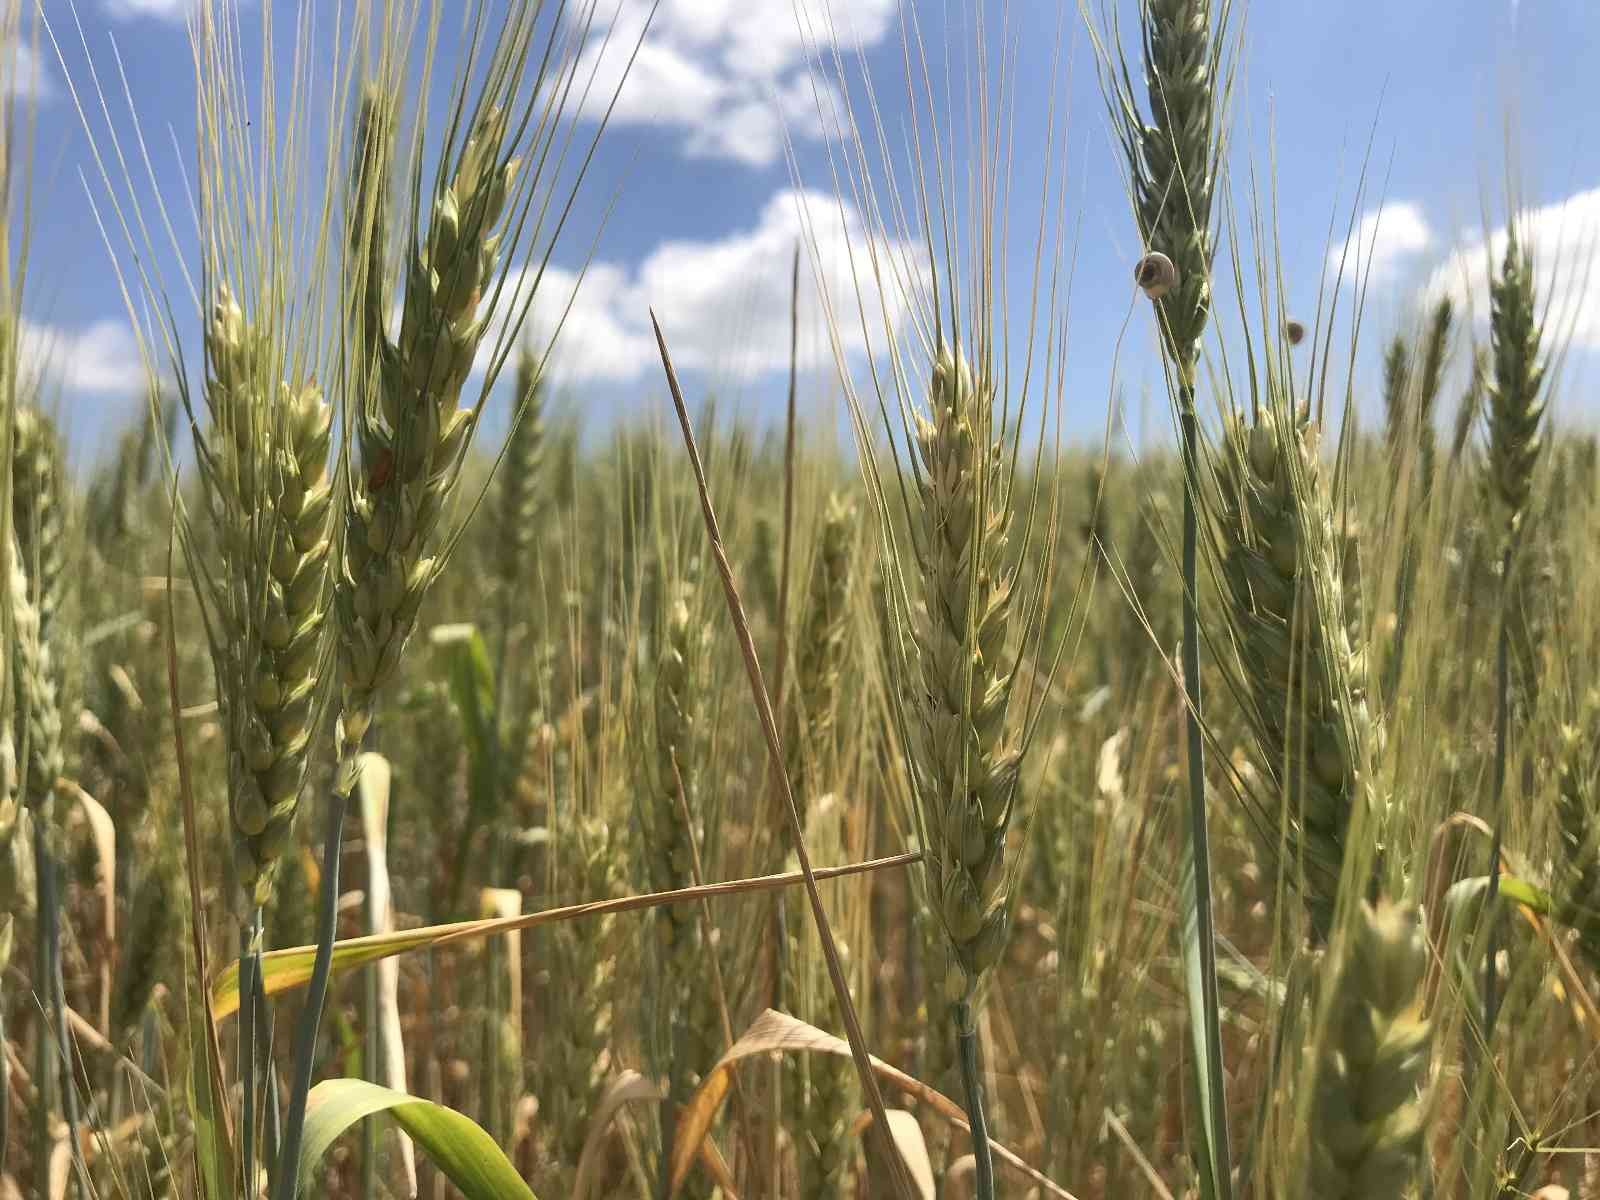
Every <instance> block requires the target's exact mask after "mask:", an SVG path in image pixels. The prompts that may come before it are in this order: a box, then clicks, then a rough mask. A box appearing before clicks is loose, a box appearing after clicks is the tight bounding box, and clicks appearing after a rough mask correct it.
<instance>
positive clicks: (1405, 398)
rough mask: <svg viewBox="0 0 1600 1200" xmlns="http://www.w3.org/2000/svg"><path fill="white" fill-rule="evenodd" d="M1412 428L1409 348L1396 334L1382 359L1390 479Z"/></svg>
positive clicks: (1402, 457)
mask: <svg viewBox="0 0 1600 1200" xmlns="http://www.w3.org/2000/svg"><path fill="white" fill-rule="evenodd" d="M1411 427H1412V413H1411V347H1410V346H1408V345H1407V344H1406V339H1405V337H1404V336H1403V335H1402V334H1398V333H1397V334H1395V335H1394V337H1393V338H1392V339H1391V340H1390V342H1389V348H1388V349H1387V350H1386V351H1384V355H1383V437H1384V443H1385V446H1386V448H1387V450H1388V454H1389V472H1390V476H1391V479H1394V478H1397V477H1398V476H1399V473H1400V470H1401V468H1402V467H1403V466H1404V465H1405V463H1406V461H1407V448H1408V446H1409V443H1410V440H1411V432H1412V428H1411Z"/></svg>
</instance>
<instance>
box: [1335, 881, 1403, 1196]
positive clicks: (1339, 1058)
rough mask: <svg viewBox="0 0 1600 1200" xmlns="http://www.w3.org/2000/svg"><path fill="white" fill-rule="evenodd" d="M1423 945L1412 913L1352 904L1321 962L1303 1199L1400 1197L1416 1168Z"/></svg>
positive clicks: (1388, 906)
mask: <svg viewBox="0 0 1600 1200" xmlns="http://www.w3.org/2000/svg"><path fill="white" fill-rule="evenodd" d="M1427 965H1428V948H1427V941H1426V939H1425V937H1424V933H1423V928H1422V921H1421V918H1420V915H1419V914H1418V912H1417V910H1416V909H1415V908H1411V907H1402V906H1398V905H1393V904H1389V903H1380V904H1379V905H1378V906H1377V907H1376V908H1374V907H1373V906H1371V905H1369V904H1368V903H1367V902H1366V901H1362V902H1361V905H1360V908H1359V910H1358V911H1357V912H1356V913H1355V914H1354V919H1353V921H1352V922H1351V927H1350V928H1349V929H1348V930H1347V931H1346V935H1345V938H1344V940H1343V942H1342V944H1341V945H1340V946H1339V947H1337V950H1336V952H1335V953H1333V954H1331V955H1330V956H1329V957H1328V958H1327V959H1326V960H1325V969H1326V970H1327V971H1328V972H1329V978H1330V979H1331V980H1332V984H1331V989H1330V991H1328V992H1327V993H1326V996H1327V1001H1326V1002H1327V1003H1328V1005H1329V1011H1328V1012H1327V1014H1326V1033H1325V1036H1324V1038H1323V1039H1322V1044H1321V1046H1320V1047H1319V1048H1318V1051H1317V1055H1316V1060H1317V1061H1316V1064H1315V1068H1314V1070H1315V1076H1314V1078H1315V1091H1314V1094H1313V1098H1312V1119H1311V1126H1310V1132H1311V1139H1312V1141H1311V1163H1310V1171H1309V1173H1308V1175H1307V1179H1306V1191H1305V1193H1304V1194H1305V1195H1306V1196H1308V1197H1310V1198H1311V1200H1346V1198H1348V1200H1358V1198H1359V1200H1401V1197H1403V1196H1405V1195H1406V1194H1407V1189H1408V1188H1409V1187H1410V1185H1411V1181H1412V1178H1413V1176H1414V1175H1415V1174H1416V1171H1417V1164H1418V1160H1419V1157H1420V1154H1421V1151H1422V1140H1423V1133H1424V1129H1425V1119H1426V1116H1427V1111H1428V1101H1427V1097H1426V1096H1425V1094H1424V1090H1425V1087H1426V1083H1427V1077H1428V1057H1429V1050H1430V1039H1431V1036H1432V1028H1431V1026H1430V1024H1429V1022H1428V1021H1427V1020H1426V1019H1424V1018H1423V1016H1422V1013H1421V995H1420V986H1421V983H1422V976H1423V972H1424V971H1425V970H1426V969H1427Z"/></svg>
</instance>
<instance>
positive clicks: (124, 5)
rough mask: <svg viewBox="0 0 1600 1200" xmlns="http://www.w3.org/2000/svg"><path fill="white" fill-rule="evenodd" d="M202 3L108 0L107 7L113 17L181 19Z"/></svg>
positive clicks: (184, 0) (189, 0)
mask: <svg viewBox="0 0 1600 1200" xmlns="http://www.w3.org/2000/svg"><path fill="white" fill-rule="evenodd" d="M199 5H200V0H106V3H105V9H106V12H107V13H109V14H110V15H111V16H113V17H157V18H159V19H161V20H163V21H181V20H183V19H184V18H185V17H187V16H188V15H189V14H190V13H192V12H194V10H195V9H196V8H198V7H199Z"/></svg>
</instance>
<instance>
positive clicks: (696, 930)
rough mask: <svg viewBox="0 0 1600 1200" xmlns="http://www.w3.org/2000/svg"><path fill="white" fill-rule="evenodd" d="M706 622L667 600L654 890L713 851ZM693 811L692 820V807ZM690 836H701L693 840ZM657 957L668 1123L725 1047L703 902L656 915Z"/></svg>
mask: <svg viewBox="0 0 1600 1200" xmlns="http://www.w3.org/2000/svg"><path fill="white" fill-rule="evenodd" d="M704 649H705V647H704V646H703V644H702V642H701V638H700V627H699V626H698V625H696V624H695V623H694V622H693V621H692V620H691V617H690V613H689V605H688V602H687V599H686V596H685V593H684V590H680V591H679V594H677V595H676V596H675V597H674V598H673V600H672V601H671V603H670V604H669V605H668V607H667V611H666V613H665V614H664V619H663V621H662V625H661V649H660V653H659V656H658V658H657V660H656V673H655V695H654V701H655V703H654V710H655V744H654V747H653V752H654V757H655V762H654V764H653V771H652V777H651V787H652V789H653V791H654V795H652V796H651V797H650V799H649V800H648V801H647V802H646V803H645V804H644V806H643V807H642V814H641V815H642V817H643V824H644V829H643V833H644V845H643V847H642V849H643V852H644V855H645V858H646V862H647V869H648V872H649V878H650V886H651V887H652V888H654V889H655V890H656V891H668V890H670V889H673V888H681V887H687V886H689V885H690V884H692V883H693V882H694V864H695V849H696V845H698V846H699V847H700V849H701V853H702V854H704V853H705V845H706V842H705V834H706V832H707V831H706V827H705V825H704V823H703V822H702V820H701V817H700V813H701V807H700V805H701V797H700V777H699V766H700V757H701V754H702V747H703V741H704V739H705V737H706V729H705V717H704V714H703V712H702V707H701V706H702V702H703V699H704V696H703V691H704V686H703V673H702V670H701V666H702V663H701V660H702V658H703V655H704ZM686 810H687V813H688V818H689V820H688V823H685V820H684V814H685V811H686ZM691 839H693V840H692V841H691ZM654 922H655V931H656V946H657V950H658V952H659V957H658V959H657V962H658V963H659V969H660V971H661V973H662V980H661V986H660V988H659V991H658V995H657V998H656V999H655V1001H654V1003H655V1004H657V1005H659V1008H660V1012H661V1025H662V1033H663V1034H664V1041H663V1044H662V1045H661V1047H660V1049H661V1051H662V1052H663V1054H664V1057H665V1060H666V1061H665V1066H666V1076H667V1100H666V1103H667V1115H666V1125H665V1127H664V1128H666V1129H667V1130H670V1129H671V1128H672V1127H673V1126H674V1125H675V1122H676V1114H677V1112H678V1111H679V1110H681V1109H682V1107H683V1105H684V1104H685V1103H686V1102H687V1101H688V1099H689V1097H690V1095H691V1094H692V1093H693V1091H694V1089H695V1086H696V1085H697V1084H698V1083H699V1081H700V1075H701V1072H702V1071H704V1070H705V1069H707V1068H708V1067H710V1065H711V1064H712V1062H714V1061H715V1059H716V1056H717V1054H718V1052H719V1048H720V1046H721V1042H720V1038H719V1035H718V1032H717V1030H716V1026H715V1022H714V1020H713V1015H714V1007H713V1006H714V1001H713V999H712V995H711V992H710V990H709V987H708V974H709V973H708V971H707V967H706V956H707V955H710V954H714V953H716V949H715V947H714V946H712V945H709V944H707V942H706V940H705V938H704V936H703V934H702V923H701V909H700V907H699V906H698V905H694V904H679V905H671V906H669V907H666V908H661V909H657V910H656V912H655V915H654Z"/></svg>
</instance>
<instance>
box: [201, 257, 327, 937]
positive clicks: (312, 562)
mask: <svg viewBox="0 0 1600 1200" xmlns="http://www.w3.org/2000/svg"><path fill="white" fill-rule="evenodd" d="M280 353H281V350H280V348H278V347H275V346H274V345H273V343H272V339H271V336H270V335H269V334H268V332H267V331H266V330H265V329H264V328H262V327H259V326H256V325H254V324H252V323H251V322H250V321H248V320H247V319H246V317H245V314H244V312H243V310H242V309H241V308H240V307H239V305H238V303H237V302H236V301H235V300H234V298H233V294H232V293H231V292H230V291H229V290H228V289H227V287H226V286H222V285H219V287H218V289H217V295H216V301H215V303H214V305H213V307H212V312H211V320H210V323H209V325H208V327H207V330H206V357H207V368H208V375H207V382H206V407H207V409H208V411H209V413H210V418H211V426H210V429H209V430H208V433H207V438H206V446H205V454H204V456H203V459H202V462H203V469H202V478H203V479H204V481H205V485H206V493H207V499H208V501H209V505H210V510H211V515H212V520H213V522H214V523H215V526H216V529H217V534H218V538H217V540H218V545H219V554H220V562H219V563H218V564H217V569H216V571H215V572H214V574H213V575H212V578H213V580H214V581H215V586H214V588H213V591H214V593H215V595H214V597H213V604H212V608H213V610H214V611H213V614H212V615H213V618H214V623H215V628H214V630H213V635H212V658H213V664H214V667H215V670H216V674H217V695H218V701H219V703H220V705H221V707H222V711H223V714H224V718H225V724H226V728H227V731H228V749H229V758H228V791H229V812H230V814H231V816H232V822H233V843H234V869H235V872H236V874H237V876H238V880H239V886H240V893H241V895H240V900H241V902H242V903H243V905H244V906H245V909H246V910H248V909H250V908H253V907H255V906H257V905H261V904H264V903H266V901H267V900H268V899H269V898H270V896H271V893H272V877H273V873H274V870H275V869H276V866H277V863H278V860H279V858H280V857H281V856H282V854H283V853H284V851H285V850H286V849H287V848H288V846H289V844H290V840H291V837H292V833H293V825H294V816H295V812H296V809H297V808H298V807H299V803H300V796H301V792H302V790H303V787H304V783H305V774H306V760H307V754H308V751H309V748H310V743H311V737H312V733H313V732H314V727H315V724H316V718H317V715H318V713H319V712H320V708H321V701H322V697H323V693H322V689H321V685H320V684H319V679H320V678H321V675H322V672H321V670H320V666H321V662H322V660H323V657H324V647H325V645H326V643H325V640H324V634H325V617H326V615H327V593H328V562H329V545H330V534H331V511H332V509H331V501H332V492H331V489H330V486H329V483H328V479H327V471H328V448H329V440H330V435H331V423H332V416H331V410H330V409H329V407H328V405H327V404H326V403H325V402H324V401H323V399H322V394H321V392H320V390H319V389H318V388H317V386H316V385H315V384H314V383H305V384H300V385H298V386H296V385H291V384H290V383H289V382H287V381H285V380H284V379H283V378H282V376H281V374H280V367H279V365H278V357H279V354H280Z"/></svg>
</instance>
